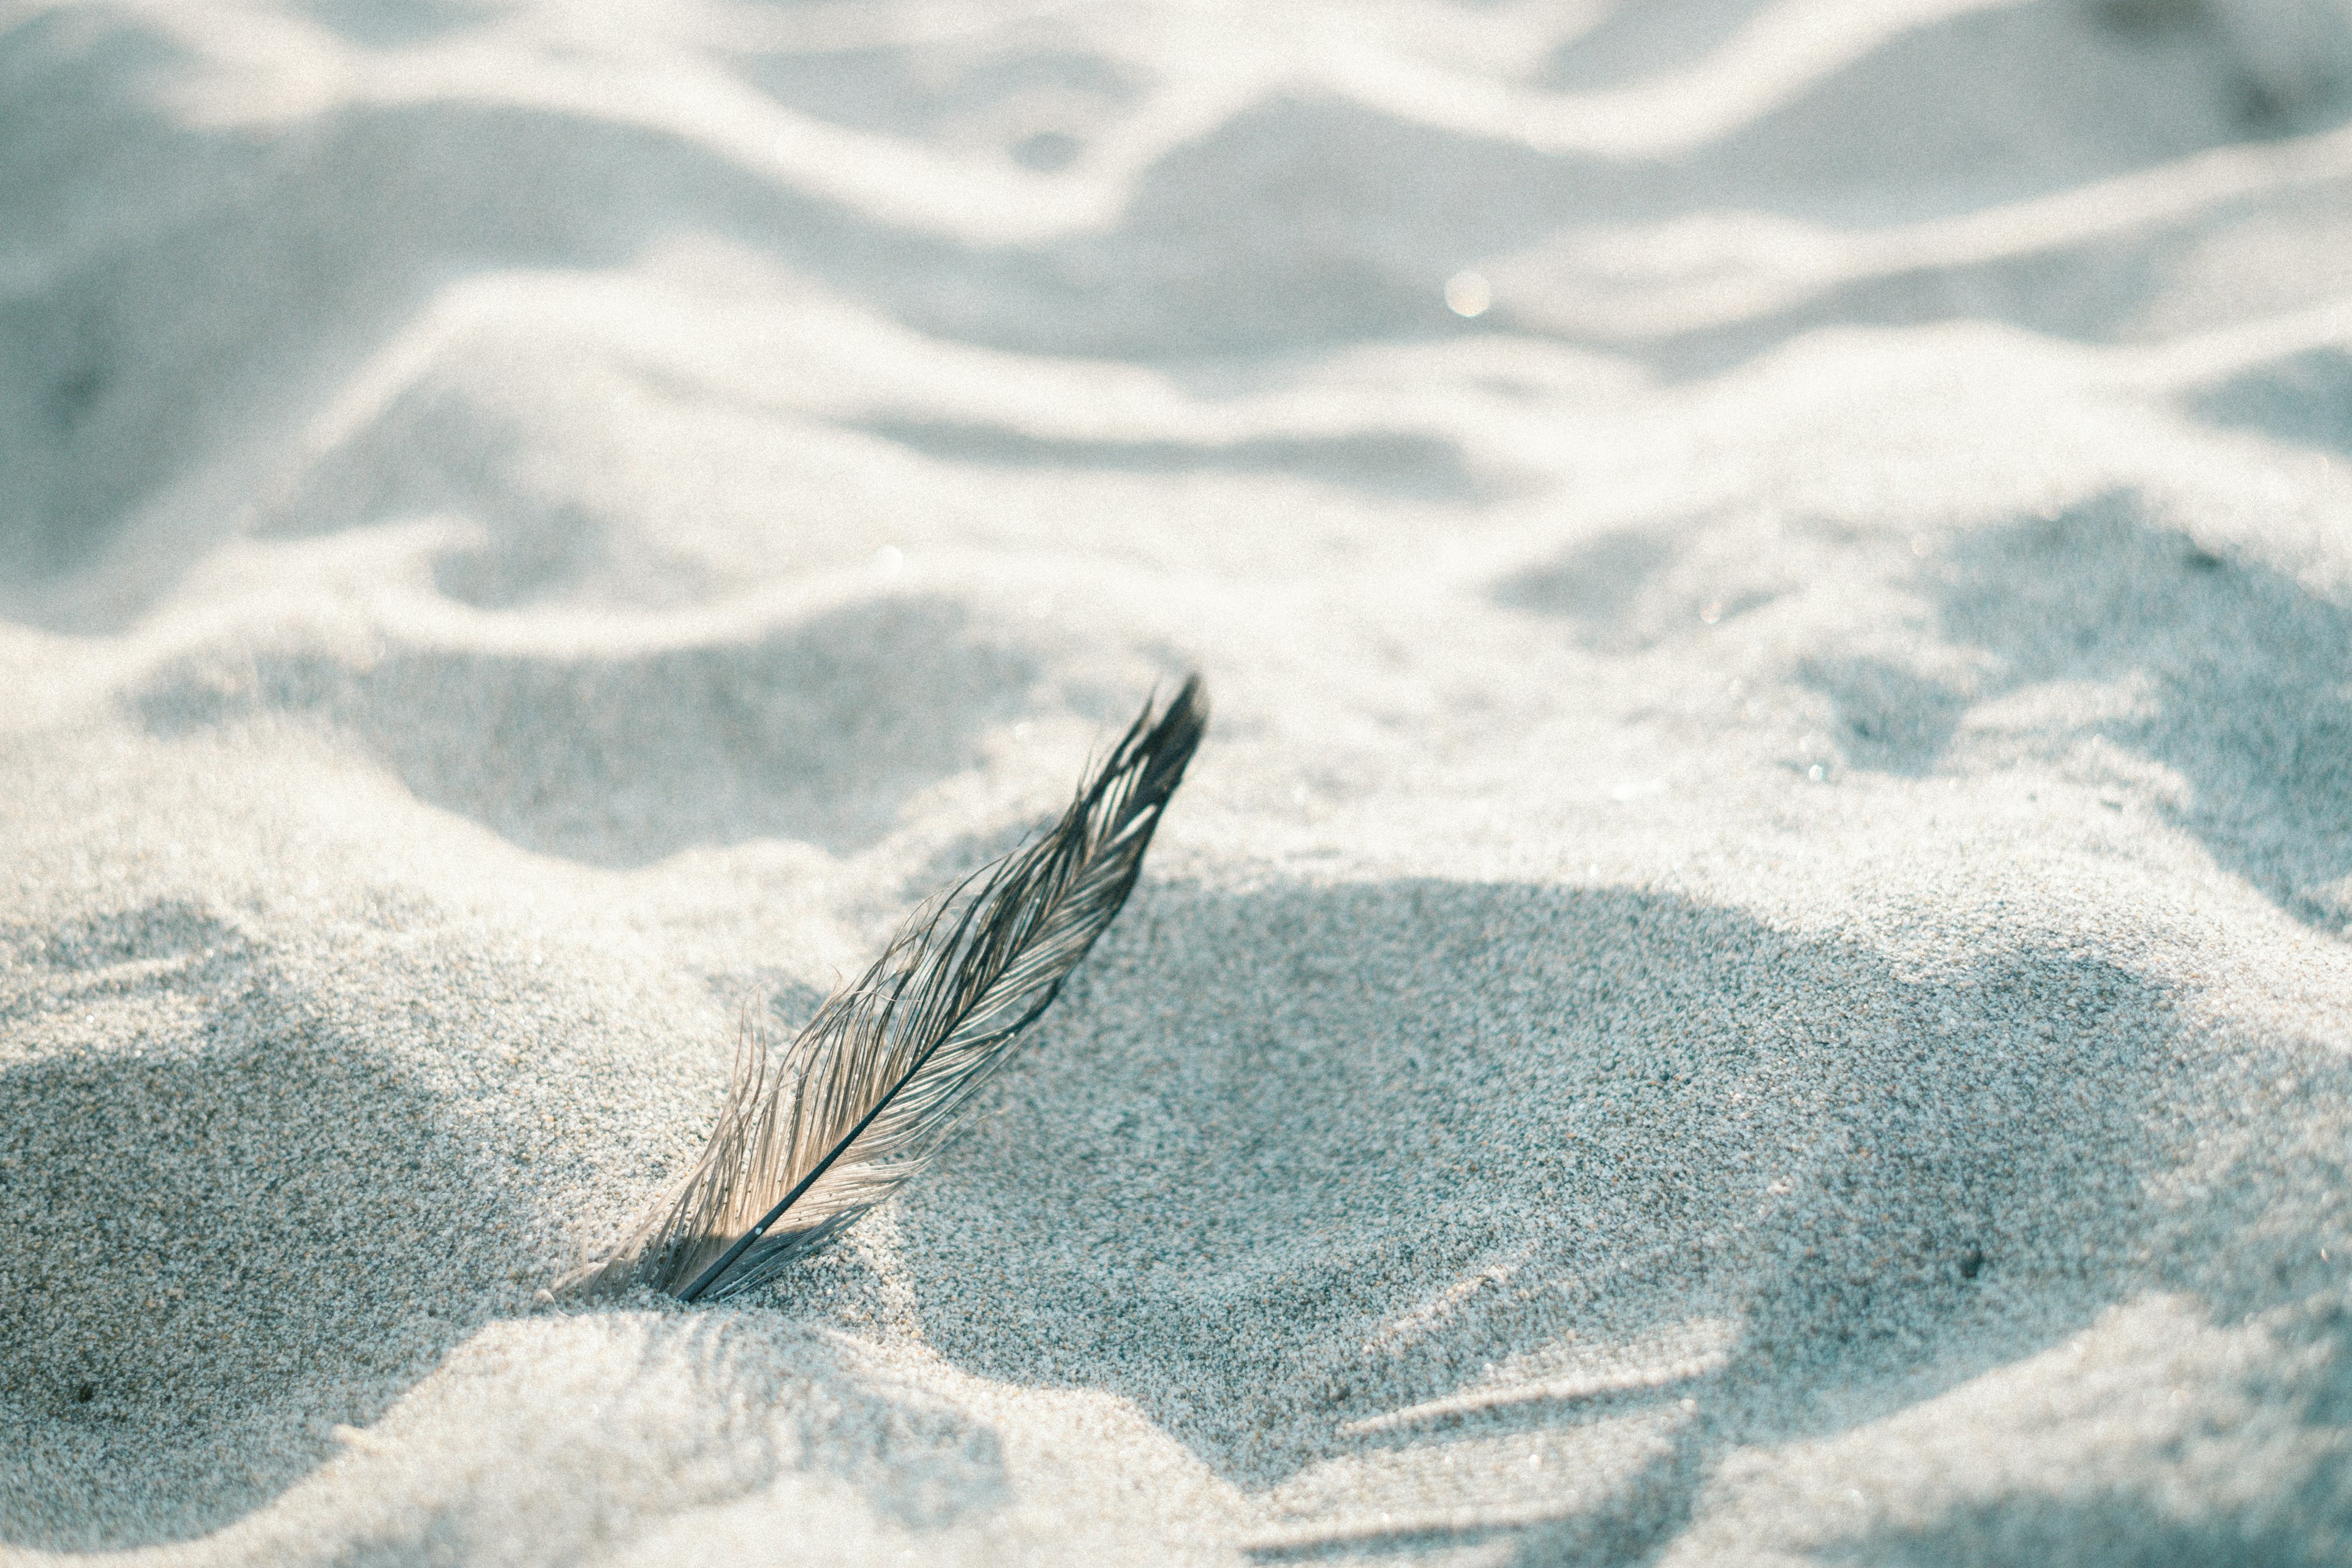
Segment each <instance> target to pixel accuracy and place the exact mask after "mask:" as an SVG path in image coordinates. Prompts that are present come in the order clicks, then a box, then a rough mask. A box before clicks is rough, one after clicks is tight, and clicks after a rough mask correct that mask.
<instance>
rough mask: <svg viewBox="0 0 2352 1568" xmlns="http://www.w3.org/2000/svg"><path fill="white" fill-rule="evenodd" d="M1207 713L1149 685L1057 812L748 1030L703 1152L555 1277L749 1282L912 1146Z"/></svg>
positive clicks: (1105, 878)
mask: <svg viewBox="0 0 2352 1568" xmlns="http://www.w3.org/2000/svg"><path fill="white" fill-rule="evenodd" d="M1207 719H1208V701H1207V698H1206V697H1205V695H1204V694H1203V693H1202V689H1201V682H1200V679H1199V678H1198V677H1197V676H1195V677H1193V678H1192V679H1187V680H1186V681H1185V682H1184V685H1183V687H1182V689H1181V690H1179V691H1178V692H1177V693H1176V696H1175V698H1174V699H1173V700H1171V702H1170V703H1169V704H1168V707H1167V709H1166V710H1164V711H1160V712H1155V711H1154V707H1153V705H1152V704H1151V703H1146V704H1145V706H1144V709H1143V712H1142V713H1141V715H1140V716H1139V717H1138V718H1137V720H1136V721H1135V723H1134V725H1133V726H1132V727H1131V728H1129V731H1127V733H1126V735H1125V736H1124V737H1123V738H1122V739H1121V740H1120V741H1119V742H1118V745H1117V746H1116V747H1114V748H1113V749H1112V751H1111V753H1110V755H1109V756H1108V758H1106V759H1105V760H1104V761H1103V763H1102V764H1101V766H1099V767H1098V768H1097V769H1095V770H1094V771H1093V773H1091V775H1090V776H1089V777H1088V778H1087V780H1086V782H1085V783H1084V784H1081V785H1080V787H1079V789H1078V792H1077V795H1076V799H1075V800H1073V801H1072V802H1071V804H1070V806H1069V809H1068V810H1066V811H1065V812H1064V813H1063V814H1062V816H1061V817H1060V819H1059V820H1058V821H1056V822H1055V823H1054V824H1053V826H1050V827H1049V828H1047V829H1046V830H1045V832H1044V833H1043V834H1041V835H1040V836H1039V837H1036V838H1034V839H1033V840H1032V841H1031V842H1030V843H1028V844H1027V845H1025V846H1024V847H1022V848H1020V849H1018V850H1016V851H1014V852H1013V854H1011V855H1009V856H1007V857H1005V858H1003V859H1002V860H999V861H997V862H996V863H995V864H994V865H992V866H991V867H987V868H983V869H982V870H981V871H980V872H977V873H975V874H974V875H973V876H972V877H970V878H967V879H965V880H964V881H963V882H962V883H961V884H959V885H958V886H957V887H954V888H951V889H949V890H948V891H946V892H945V893H942V894H940V896H939V897H937V898H935V899H932V900H929V902H928V903H927V904H926V905H925V906H924V907H923V908H921V909H919V910H917V911H916V913H915V914H914V916H913V917H912V918H910V919H909V920H908V921H907V923H906V924H905V925H904V926H903V927H901V928H900V930H899V931H898V934H897V935H896V936H895V937H893V938H892V939H891V941H890V942H889V945H888V946H887V947H886V948H885V949H884V950H883V952H882V955H881V956H880V957H879V958H877V959H876V960H875V961H874V963H873V966H872V967H871V968H869V969H867V970H866V973H864V974H863V975H861V976H859V977H858V978H857V979H856V981H853V982H851V983H850V984H847V985H845V986H844V987H843V988H842V989H841V990H840V991H838V992H836V993H835V994H834V995H833V996H832V997H831V998H829V999H828V1000H827V1001H826V1002H825V1004H824V1006H823V1007H821V1008H819V1009H818V1010H817V1014H816V1016H815V1017H814V1018H812V1019H811V1020H810V1021H809V1024H808V1026H807V1027H806V1028H805V1029H803V1030H802V1031H801V1034H800V1036H799V1037H798V1038H796V1039H795V1040H794V1041H793V1043H792V1045H791V1046H790V1047H787V1048H786V1049H785V1050H784V1051H783V1052H782V1053H781V1054H780V1055H776V1056H773V1057H772V1056H771V1055H770V1053H769V1052H768V1050H767V1048H766V1047H765V1044H764V1042H763V1041H762V1040H761V1038H760V1037H759V1036H758V1034H757V1033H756V1032H755V1031H751V1030H747V1031H746V1033H745V1038H744V1043H743V1045H742V1047H740V1049H739V1051H738V1053H737V1058H736V1064H735V1074H734V1079H733V1082H732V1084H731V1086H730V1089H729V1091H728V1096H727V1101H726V1103H725V1105H724V1106H722V1107H721V1108H720V1110H719V1123H718V1126H717V1127H716V1128H715V1129H714V1130H713V1131H712V1132H711V1134H710V1142H709V1144H708V1145H707V1146H706V1147H705V1148H704V1150H703V1152H702V1157H701V1158H700V1159H699V1160H698V1161H697V1162H696V1163H695V1164H694V1166H693V1168H692V1169H691V1170H690V1171H689V1172H688V1173H687V1176H686V1178H685V1180H684V1181H683V1183H682V1184H680V1185H679V1186H678V1187H677V1189H676V1190H675V1191H674V1193H673V1194H670V1196H669V1197H668V1199H667V1201H666V1202H665V1203H663V1204H661V1205H657V1206H656V1208H655V1209H654V1210H653V1211H652V1212H651V1213H650V1214H648V1215H646V1218H645V1219H644V1221H643V1222H641V1223H640V1224H639V1225H638V1226H636V1228H635V1230H634V1231H632V1232H631V1233H630V1235H629V1236H628V1237H627V1238H626V1239H625V1240H624V1241H623V1242H622V1244H621V1245H620V1247H618V1248H617V1249H616V1250H615V1251H614V1253H613V1254H612V1255H611V1256H610V1257H608V1258H604V1260H603V1261H601V1262H599V1263H596V1264H593V1265H591V1266H590V1267H589V1268H586V1269H583V1270H582V1271H581V1272H580V1273H579V1274H577V1275H575V1276H573V1277H572V1279H571V1280H568V1281H567V1282H566V1289H569V1290H572V1291H576V1292H582V1293H587V1292H594V1291H598V1290H602V1289H617V1288H620V1287H623V1286H626V1285H630V1284H635V1283H640V1282H642V1283H646V1284H650V1285H652V1286H654V1287H655V1288H656V1289H662V1290H667V1291H669V1292H671V1293H672V1294H674V1295H676V1296H677V1297H678V1298H679V1299H680V1300H687V1301H693V1300H706V1299H707V1300H721V1299H724V1298H726V1297H729V1296H735V1295H740V1294H741V1293H743V1292H744V1291H747V1290H751V1289H757V1288H758V1287H760V1286H761V1285H762V1284H765V1283H766V1282H767V1281H769V1280H770V1279H774V1278H775V1276H776V1275H777V1273H778V1272H779V1271H780V1270H782V1268H784V1267H785V1266H786V1265H788V1264H790V1263H791V1262H792V1261H793V1259H795V1258H802V1257H804V1256H806V1255H807V1254H809V1253H811V1252H813V1251H814V1250H816V1249H817V1248H818V1247H823V1246H824V1244H825V1243H826V1242H828V1241H830V1240H831V1239H833V1237H835V1236H837V1235H839V1234H840V1232H841V1231H842V1230H843V1229H844V1228H845V1227H846V1226H849V1225H850V1224H851V1223H852V1222H854V1221H855V1220H856V1218H857V1217H858V1216H859V1215H863V1214H864V1213H866V1211H867V1210H868V1209H871V1208H873V1207H874V1206H875V1205H877V1204H880V1203H881V1202H882V1201H883V1200H884V1199H886V1198H887V1197H888V1196H889V1195H890V1194H892V1193H893V1192H895V1191H897V1190H898V1186H899V1185H900V1184H902V1183H904V1182H905V1181H906V1180H907V1179H908V1177H910V1176H912V1175H914V1174H915V1173H917V1172H919V1171H920V1170H921V1169H922V1168H923V1167H924V1166H925V1165H926V1164H928V1163H929V1161H930V1160H931V1158H932V1157H933V1156H934V1155H936V1154H937V1153H938V1152H939V1151H940V1148H941V1147H942V1146H943V1145H944V1143H945V1142H946V1141H947V1138H948V1135H949V1133H950V1131H952V1130H953V1128H954V1126H955V1123H956V1121H957V1119H958V1117H959V1116H960V1115H961V1112H962V1111H963V1110H966V1109H967V1108H968V1107H969V1106H970V1105H971V1100H972V1097H973V1096H974V1095H975V1094H977V1093H978V1092H979V1091H980V1089H981V1088H982V1085H983V1084H985V1083H986V1082H987V1081H988V1079H989V1078H990V1077H991V1076H992V1074H993V1073H994V1072H995V1071H996V1069H997V1068H1000V1067H1002V1066H1003V1064H1004V1062H1005V1061H1006V1059H1007V1058H1009V1057H1010V1055H1011V1054H1012V1047H1013V1045H1014V1043H1015V1042H1016V1041H1017V1040H1018V1039H1019V1038H1020V1037H1021V1035H1022V1032H1023V1031H1024V1030H1025V1029H1026V1028H1027V1027H1028V1026H1029V1025H1031V1024H1032V1023H1034V1022H1035V1020H1036V1018H1037V1016H1038V1015H1040V1014H1041V1013H1043V1012H1044V1011H1045V1008H1046V1007H1047V1005H1050V1004H1051V1003H1052V1002H1053V1000H1054V998H1055V995H1056V994H1058V993H1059V992H1060V990H1061V988H1062V983H1063V982H1064V981H1065V980H1066V979H1068V978H1069V975H1070V972H1071V971H1072V970H1073V969H1075V968H1076V966H1077V963H1078V961H1079V960H1080V959H1082V958H1084V957H1085V956H1086V955H1087V950H1088V949H1090V948H1091V947H1093V946H1094V943H1095V939H1096V938H1097V937H1098V936H1100V935H1101V934H1102V933H1103V931H1104V930H1105V929H1107V928H1108V926H1109V924H1110V922H1111V921H1112V919H1113V918H1114V917H1116V916H1117V915H1118V911H1119V907H1120V906H1121V905H1122V904H1124V903H1125V902H1126V901H1127V896H1128V894H1129V891H1130V890H1131V889H1133V888H1134V886H1135V882H1136V879H1137V877H1138V876H1139V874H1140V873H1141V871H1142V869H1143V853H1144V850H1145V849H1146V848H1147V847H1150V843H1151V835H1152V832H1153V830H1154V829H1155V828H1157V827H1158V826H1159V825H1160V814H1161V813H1162V812H1163V811H1164V810H1165V809H1166V808H1167V805H1168V800H1169V797H1170V796H1171V795H1172V794H1173V793H1174V792H1175V789H1176V786H1177V784H1180V783H1181V782H1182V780H1183V777H1184V765H1185V763H1188V762H1189V761H1191V759H1192V752H1193V750H1194V748H1195V747H1197V746H1198V745H1199V744H1200V741H1201V734H1202V728H1203V726H1204V725H1205V723H1206V722H1207Z"/></svg>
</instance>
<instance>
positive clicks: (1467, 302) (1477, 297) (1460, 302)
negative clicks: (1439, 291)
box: [1445, 272, 1495, 317]
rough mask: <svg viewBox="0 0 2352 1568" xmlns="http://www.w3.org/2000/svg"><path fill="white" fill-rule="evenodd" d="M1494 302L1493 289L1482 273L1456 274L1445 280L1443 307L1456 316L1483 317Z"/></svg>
mask: <svg viewBox="0 0 2352 1568" xmlns="http://www.w3.org/2000/svg"><path fill="white" fill-rule="evenodd" d="M1494 302H1495V290H1494V287H1493V286H1492V285H1491V284H1489V283H1488V282H1487V281H1486V276H1485V274H1483V273H1478V272H1457V273H1455V274H1454V276H1453V277H1451V278H1448V279H1446V280H1445V307H1446V309H1447V310H1452V311H1453V312H1454V314H1455V315H1457V316H1462V317H1470V316H1483V315H1485V314H1486V308H1487V307H1488V306H1490V305H1492V304H1493V303H1494Z"/></svg>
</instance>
